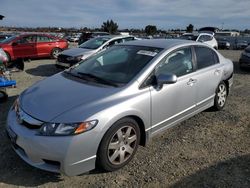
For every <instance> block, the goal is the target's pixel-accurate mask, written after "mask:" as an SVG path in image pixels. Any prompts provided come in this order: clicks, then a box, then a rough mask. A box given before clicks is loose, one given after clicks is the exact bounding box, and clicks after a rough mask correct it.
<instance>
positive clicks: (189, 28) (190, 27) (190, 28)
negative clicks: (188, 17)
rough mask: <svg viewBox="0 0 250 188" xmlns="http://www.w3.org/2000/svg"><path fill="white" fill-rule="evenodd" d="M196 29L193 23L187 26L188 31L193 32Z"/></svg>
mask: <svg viewBox="0 0 250 188" xmlns="http://www.w3.org/2000/svg"><path fill="white" fill-rule="evenodd" d="M193 31H194V26H193V25H192V24H189V25H188V26H187V33H192V32H193Z"/></svg>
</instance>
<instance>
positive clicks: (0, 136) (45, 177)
mask: <svg viewBox="0 0 250 188" xmlns="http://www.w3.org/2000/svg"><path fill="white" fill-rule="evenodd" d="M16 98H17V96H12V97H9V98H8V99H7V101H6V102H2V103H0V114H1V116H0V140H1V142H0V148H1V149H0V161H1V162H0V187H1V183H4V184H8V185H12V186H13V185H15V186H25V187H26V186H28V187H33V186H39V185H43V184H45V183H48V182H59V181H61V175H60V174H56V173H50V172H46V171H42V170H39V169H37V168H34V167H31V166H29V165H28V164H26V163H25V162H24V161H23V160H22V159H20V158H19V157H18V155H17V154H16V153H15V152H14V151H13V149H12V146H11V142H10V140H9V139H8V137H7V135H6V132H5V125H6V119H7V115H8V110H9V109H10V108H11V106H12V104H13V103H14V101H15V99H16ZM7 109H8V110H7Z"/></svg>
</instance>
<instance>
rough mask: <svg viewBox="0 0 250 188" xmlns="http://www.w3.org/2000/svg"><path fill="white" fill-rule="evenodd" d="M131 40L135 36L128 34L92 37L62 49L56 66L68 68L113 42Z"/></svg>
mask: <svg viewBox="0 0 250 188" xmlns="http://www.w3.org/2000/svg"><path fill="white" fill-rule="evenodd" d="M131 40H135V37H134V36H129V35H127V36H123V35H106V36H100V37H95V38H92V39H90V40H88V41H86V42H84V43H82V44H81V45H80V46H78V48H70V49H67V50H64V51H62V53H60V54H59V55H58V57H57V60H56V67H64V68H69V67H71V66H73V65H75V64H77V63H79V62H80V61H82V60H85V59H87V58H89V57H90V56H92V55H94V54H96V53H99V52H101V51H102V50H105V49H107V48H109V47H111V46H112V45H114V44H118V43H123V42H126V41H131Z"/></svg>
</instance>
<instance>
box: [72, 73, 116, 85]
mask: <svg viewBox="0 0 250 188" xmlns="http://www.w3.org/2000/svg"><path fill="white" fill-rule="evenodd" d="M77 74H79V75H81V76H83V77H86V78H91V79H94V80H95V81H97V82H99V83H102V84H106V85H111V86H114V87H118V86H119V85H118V84H116V83H114V82H112V81H109V80H106V79H104V78H100V77H98V76H95V75H93V74H90V73H83V72H77Z"/></svg>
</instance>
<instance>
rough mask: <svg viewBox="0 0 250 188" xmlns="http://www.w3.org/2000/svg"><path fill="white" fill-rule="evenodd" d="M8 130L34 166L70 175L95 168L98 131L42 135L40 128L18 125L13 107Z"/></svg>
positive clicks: (14, 144) (29, 162)
mask: <svg viewBox="0 0 250 188" xmlns="http://www.w3.org/2000/svg"><path fill="white" fill-rule="evenodd" d="M6 131H7V134H8V135H9V138H10V140H11V142H12V146H13V149H14V151H15V152H16V153H17V154H18V155H19V156H20V157H21V158H22V159H23V160H24V161H25V162H27V163H28V164H30V165H32V166H34V167H37V168H40V169H43V170H46V171H51V172H58V173H63V174H66V175H68V176H75V175H78V174H82V173H84V172H87V171H90V170H92V169H94V168H95V161H96V153H97V149H98V144H99V141H100V139H98V135H97V134H96V133H93V132H91V131H89V132H86V133H83V134H80V135H75V136H57V137H56V136H39V135H37V132H38V131H37V130H34V129H28V128H27V127H25V126H23V125H20V124H18V123H17V121H16V114H15V112H14V111H12V110H10V112H9V114H8V119H7V125H6ZM13 135H14V136H13Z"/></svg>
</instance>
